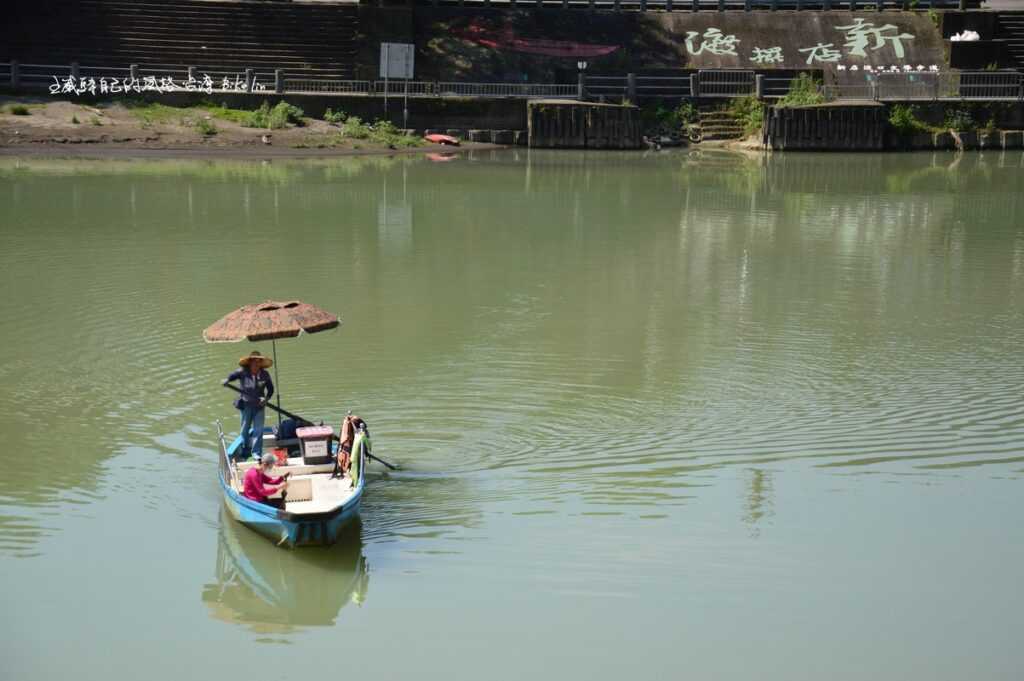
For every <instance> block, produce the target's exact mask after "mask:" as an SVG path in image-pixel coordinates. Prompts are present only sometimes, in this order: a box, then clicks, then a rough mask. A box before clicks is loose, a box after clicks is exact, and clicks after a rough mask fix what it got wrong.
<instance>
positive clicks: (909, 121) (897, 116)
mask: <svg viewBox="0 0 1024 681" xmlns="http://www.w3.org/2000/svg"><path fill="white" fill-rule="evenodd" d="M889 125H890V126H891V127H892V129H893V130H895V131H896V132H897V134H899V135H902V136H909V135H913V134H916V133H921V132H928V131H929V130H930V128H929V127H928V125H927V124H926V123H925V122H924V121H922V120H920V119H919V118H918V117H917V107H916V106H910V105H906V104H894V105H893V107H892V108H891V109H890V110H889Z"/></svg>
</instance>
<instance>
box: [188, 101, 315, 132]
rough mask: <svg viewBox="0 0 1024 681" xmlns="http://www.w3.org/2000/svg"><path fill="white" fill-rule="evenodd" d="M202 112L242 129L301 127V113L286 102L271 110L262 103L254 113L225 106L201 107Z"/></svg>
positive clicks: (267, 105) (303, 123) (209, 105)
mask: <svg viewBox="0 0 1024 681" xmlns="http://www.w3.org/2000/svg"><path fill="white" fill-rule="evenodd" d="M202 108H203V110H205V111H206V112H207V113H209V114H210V115H211V116H213V117H214V118H219V119H220V120H223V121H230V122H232V123H237V124H238V125H241V126H242V127H244V128H267V129H268V130H280V129H281V128H287V127H288V126H289V125H295V126H303V125H305V121H304V120H303V119H302V117H303V115H304V114H303V112H302V109H300V108H299V107H297V106H293V105H291V104H289V103H288V102H278V103H277V105H275V106H274V107H273V108H271V106H270V104H269V103H267V102H263V104H261V105H260V108H258V109H256V110H255V111H246V110H244V109H232V108H230V107H228V106H227V105H226V104H221V105H220V106H216V105H214V104H204V105H202Z"/></svg>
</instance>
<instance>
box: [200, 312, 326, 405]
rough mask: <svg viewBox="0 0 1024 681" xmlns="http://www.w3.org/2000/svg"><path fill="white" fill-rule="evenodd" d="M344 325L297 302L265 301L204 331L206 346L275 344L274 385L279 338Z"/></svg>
mask: <svg viewBox="0 0 1024 681" xmlns="http://www.w3.org/2000/svg"><path fill="white" fill-rule="evenodd" d="M340 323H341V322H340V321H339V320H338V316H337V315H333V314H331V313H330V312H325V311H324V310H321V309H320V308H318V307H316V306H315V305H310V304H309V303H303V302H301V301H298V300H288V301H276V300H266V301H264V302H262V303H260V304H258V305H246V306H244V307H240V308H238V309H237V310H235V311H234V312H230V313H228V314H226V315H224V316H223V317H221V318H220V319H218V320H217V321H215V322H214V323H213V324H211V325H210V326H208V327H206V330H205V331H203V340H205V341H206V342H207V343H239V342H241V341H244V340H247V341H254V342H255V341H264V340H268V341H271V342H273V346H274V383H277V382H278V381H277V343H276V340H277V339H278V338H295V337H297V336H299V335H300V334H303V333H317V332H319V331H328V330H330V329H333V328H335V327H337V326H338V324H340ZM277 407H278V415H279V416H278V420H280V408H281V387H280V385H277Z"/></svg>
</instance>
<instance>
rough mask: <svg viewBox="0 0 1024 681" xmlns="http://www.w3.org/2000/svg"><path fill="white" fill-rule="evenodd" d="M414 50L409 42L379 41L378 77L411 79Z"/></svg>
mask: <svg viewBox="0 0 1024 681" xmlns="http://www.w3.org/2000/svg"><path fill="white" fill-rule="evenodd" d="M414 51H415V50H414V46H413V45H411V44H409V43H381V44H380V77H381V78H406V79H409V80H412V68H413V54H414Z"/></svg>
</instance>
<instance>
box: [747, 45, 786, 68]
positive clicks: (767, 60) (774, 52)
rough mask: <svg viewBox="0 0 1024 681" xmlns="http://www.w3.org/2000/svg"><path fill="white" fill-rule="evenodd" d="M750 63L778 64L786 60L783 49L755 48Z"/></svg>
mask: <svg viewBox="0 0 1024 681" xmlns="http://www.w3.org/2000/svg"><path fill="white" fill-rule="evenodd" d="M750 61H752V62H754V63H755V64H777V63H782V62H784V61H786V58H785V57H783V56H782V48H781V47H766V48H763V49H762V48H760V47H755V48H754V51H753V53H752V54H751V55H750Z"/></svg>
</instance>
